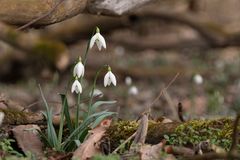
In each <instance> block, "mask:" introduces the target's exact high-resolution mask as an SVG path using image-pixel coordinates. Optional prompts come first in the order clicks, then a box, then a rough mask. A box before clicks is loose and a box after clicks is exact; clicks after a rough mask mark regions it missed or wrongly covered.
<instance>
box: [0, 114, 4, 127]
mask: <svg viewBox="0 0 240 160" xmlns="http://www.w3.org/2000/svg"><path fill="white" fill-rule="evenodd" d="M3 119H4V113H3V112H0V126H1V125H2V123H3Z"/></svg>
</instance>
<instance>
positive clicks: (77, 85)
mask: <svg viewBox="0 0 240 160" xmlns="http://www.w3.org/2000/svg"><path fill="white" fill-rule="evenodd" d="M71 91H72V93H73V92H75V93H77V94H78V93H82V85H81V84H80V82H79V81H78V80H77V78H76V79H75V81H74V82H73V85H72V89H71Z"/></svg>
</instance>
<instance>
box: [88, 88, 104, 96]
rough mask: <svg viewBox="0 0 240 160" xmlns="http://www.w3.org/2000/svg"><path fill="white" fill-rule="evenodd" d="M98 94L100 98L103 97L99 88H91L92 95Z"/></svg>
mask: <svg viewBox="0 0 240 160" xmlns="http://www.w3.org/2000/svg"><path fill="white" fill-rule="evenodd" d="M96 96H99V97H100V98H101V97H103V92H102V91H101V90H99V89H96V88H95V89H94V90H93V97H96ZM89 97H91V92H90V93H89Z"/></svg>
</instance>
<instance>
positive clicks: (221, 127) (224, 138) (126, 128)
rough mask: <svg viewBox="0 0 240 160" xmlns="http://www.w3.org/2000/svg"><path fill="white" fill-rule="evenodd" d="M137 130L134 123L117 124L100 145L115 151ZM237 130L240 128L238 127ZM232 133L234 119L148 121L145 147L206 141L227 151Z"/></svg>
mask: <svg viewBox="0 0 240 160" xmlns="http://www.w3.org/2000/svg"><path fill="white" fill-rule="evenodd" d="M137 127H138V123H137V122H135V121H119V122H117V123H114V124H113V125H112V126H111V127H110V128H109V129H108V130H107V132H106V136H105V138H104V140H103V143H106V141H107V142H108V143H109V142H110V143H109V144H110V149H111V151H113V150H114V149H116V148H117V147H118V146H119V145H120V144H121V141H122V140H126V139H127V138H128V137H130V136H131V135H132V134H133V133H134V132H135V131H136V130H137ZM239 127H240V126H239ZM232 132H233V119H231V118H221V119H214V120H191V121H187V122H184V123H180V122H171V123H162V122H155V121H149V128H148V134H147V137H146V143H148V144H157V143H159V142H161V141H162V140H163V139H166V140H167V143H169V144H173V145H185V146H189V145H191V146H192V145H194V144H198V143H199V142H202V141H206V140H209V141H210V142H211V143H214V144H216V145H218V146H220V147H222V148H225V149H229V147H230V145H231V136H232Z"/></svg>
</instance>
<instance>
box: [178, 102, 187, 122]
mask: <svg viewBox="0 0 240 160" xmlns="http://www.w3.org/2000/svg"><path fill="white" fill-rule="evenodd" d="M178 118H179V119H180V121H181V122H185V119H184V118H183V106H182V103H181V102H179V103H178Z"/></svg>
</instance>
